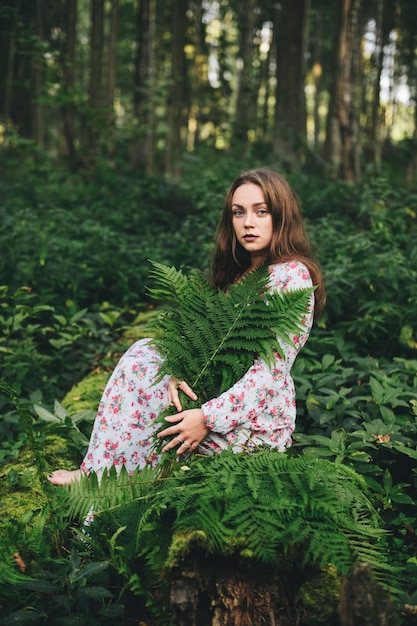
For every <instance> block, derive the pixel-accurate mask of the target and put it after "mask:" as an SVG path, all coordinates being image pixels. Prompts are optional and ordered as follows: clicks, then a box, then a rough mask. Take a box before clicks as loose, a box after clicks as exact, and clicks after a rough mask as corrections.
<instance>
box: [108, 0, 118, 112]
mask: <svg viewBox="0 0 417 626" xmlns="http://www.w3.org/2000/svg"><path fill="white" fill-rule="evenodd" d="M110 8H111V14H110V35H109V67H108V81H107V98H106V100H107V102H106V105H107V107H108V109H109V117H110V121H113V120H114V93H115V90H116V74H117V63H116V58H117V54H116V53H117V38H118V32H119V0H111V3H110Z"/></svg>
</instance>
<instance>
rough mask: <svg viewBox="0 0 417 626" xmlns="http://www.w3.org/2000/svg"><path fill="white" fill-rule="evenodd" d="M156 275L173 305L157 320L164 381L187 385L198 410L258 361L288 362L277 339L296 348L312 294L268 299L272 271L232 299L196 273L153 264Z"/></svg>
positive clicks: (161, 294) (159, 289)
mask: <svg viewBox="0 0 417 626" xmlns="http://www.w3.org/2000/svg"><path fill="white" fill-rule="evenodd" d="M150 276H151V279H152V280H153V283H154V285H153V287H152V288H151V289H150V294H151V295H152V297H154V298H156V299H158V300H161V299H163V300H165V302H166V304H167V305H168V308H167V309H166V310H165V311H164V312H163V313H162V314H161V315H160V316H159V317H158V320H157V325H156V328H155V333H154V338H153V345H154V347H155V348H156V350H157V351H158V352H159V353H160V354H161V355H162V357H163V364H162V367H161V370H160V372H159V376H158V380H161V379H162V378H163V377H164V376H165V375H167V374H168V375H170V376H175V377H176V378H178V379H181V380H186V381H187V382H188V383H189V384H190V386H191V387H192V389H193V390H194V391H195V392H196V394H197V396H198V398H199V406H201V404H202V403H204V402H206V401H207V400H209V399H211V398H213V397H216V396H218V395H219V394H221V393H222V392H223V391H225V390H226V389H228V388H230V387H231V386H232V385H233V384H234V383H235V382H237V381H238V380H239V379H240V378H241V377H242V376H243V375H244V374H245V372H246V371H247V370H248V369H249V368H250V366H251V365H252V363H253V361H254V359H255V357H256V356H259V357H260V358H262V359H264V360H265V361H266V362H267V363H268V364H269V365H272V364H273V363H274V360H275V355H276V353H278V354H280V355H281V357H283V353H282V349H281V346H280V343H279V341H278V339H277V337H279V338H280V339H281V340H283V341H285V342H287V343H291V342H292V340H291V335H292V334H294V333H297V332H299V331H300V328H302V326H303V318H304V316H305V314H306V311H307V310H308V305H309V302H310V296H311V293H312V291H313V289H312V288H311V289H301V290H297V291H292V292H286V293H281V294H279V293H278V292H274V293H269V291H268V282H269V271H268V267H267V266H261V267H259V268H257V269H256V270H255V271H253V272H250V273H248V274H247V275H246V276H245V277H244V278H243V279H242V280H241V281H240V282H239V283H237V284H234V285H231V286H230V288H229V290H228V292H227V294H225V293H223V292H222V291H221V290H217V291H215V290H213V289H212V288H211V287H210V285H209V284H208V282H207V281H206V280H205V279H204V278H203V277H202V276H201V275H200V274H199V273H198V272H197V271H195V270H194V271H192V272H191V273H190V274H189V276H188V277H186V276H185V275H184V274H183V273H182V272H181V271H177V270H175V269H174V268H172V267H166V266H164V265H162V264H160V263H153V267H152V271H151V274H150ZM189 406H194V405H192V404H191V405H189V403H188V404H187V408H189ZM157 445H159V446H160V447H161V446H162V445H163V442H162V441H160V440H159V442H158V443H157Z"/></svg>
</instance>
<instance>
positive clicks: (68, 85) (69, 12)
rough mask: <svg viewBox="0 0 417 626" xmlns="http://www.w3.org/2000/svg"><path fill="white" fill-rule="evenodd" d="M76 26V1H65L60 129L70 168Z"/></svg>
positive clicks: (73, 153) (73, 142) (73, 164)
mask: <svg viewBox="0 0 417 626" xmlns="http://www.w3.org/2000/svg"><path fill="white" fill-rule="evenodd" d="M76 24H77V0H67V3H66V12H65V24H64V29H65V40H64V51H63V64H62V75H63V80H62V89H63V96H64V97H63V102H62V106H61V116H62V127H63V133H64V137H65V143H66V148H67V152H68V156H69V162H70V165H71V167H72V168H74V167H76V163H77V149H76V134H75V105H74V95H73V94H74V67H75V45H76Z"/></svg>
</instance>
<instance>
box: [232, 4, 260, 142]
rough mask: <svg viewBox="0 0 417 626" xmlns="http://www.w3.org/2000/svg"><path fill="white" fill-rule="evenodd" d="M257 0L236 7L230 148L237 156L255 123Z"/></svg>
mask: <svg viewBox="0 0 417 626" xmlns="http://www.w3.org/2000/svg"><path fill="white" fill-rule="evenodd" d="M256 8H257V0H244V1H243V2H239V4H238V5H237V6H236V11H237V16H238V25H239V52H238V58H237V87H236V109H235V118H234V124H233V144H234V145H235V147H236V149H237V150H238V151H239V152H241V150H242V146H244V145H246V144H247V143H248V132H249V129H250V128H254V126H255V122H256V101H257V93H256V90H255V82H254V77H253V70H252V62H253V56H254V50H255V49H254V30H255V24H256Z"/></svg>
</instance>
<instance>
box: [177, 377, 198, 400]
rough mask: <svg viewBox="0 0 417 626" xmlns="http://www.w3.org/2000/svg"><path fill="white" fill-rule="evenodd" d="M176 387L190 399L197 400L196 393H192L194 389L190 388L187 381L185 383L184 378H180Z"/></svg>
mask: <svg viewBox="0 0 417 626" xmlns="http://www.w3.org/2000/svg"><path fill="white" fill-rule="evenodd" d="M178 389H181V391H183V392H184V393H185V395H186V396H188V397H189V398H191V400H197V394H196V393H194V391H193V390H192V389H191V387H190V385H189V384H188V383H186V382H185V380H182V381H181V382H180V383H179V385H178Z"/></svg>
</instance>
